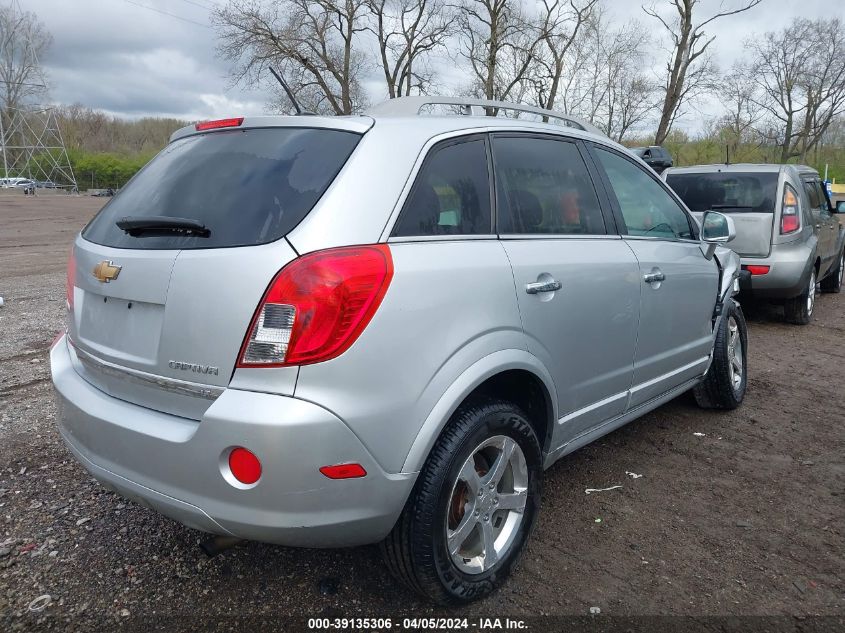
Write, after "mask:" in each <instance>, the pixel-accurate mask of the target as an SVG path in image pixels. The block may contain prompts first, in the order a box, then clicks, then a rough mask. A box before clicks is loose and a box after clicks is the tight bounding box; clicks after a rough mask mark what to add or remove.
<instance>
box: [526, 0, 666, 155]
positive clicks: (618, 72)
mask: <svg viewBox="0 0 845 633" xmlns="http://www.w3.org/2000/svg"><path fill="white" fill-rule="evenodd" d="M573 17H574V16H573ZM570 33H573V34H574V36H573V37H570V38H569V39H568V41H567V42H566V44H565V50H563V48H561V49H559V50H561V51H562V52H563V54H562V55H553V54H550V53H549V51H548V50H547V49H546V47H545V43H541V46H540V47H538V55H537V57H538V62H537V64H536V66H535V69H534V72H533V73H532V75H531V77H532V80H533V81H534V90H535V99H536V101H537V103H538V105H540V106H545V107H552V105H556V104H559V106H560V107H562V109H564V110H565V111H566V112H568V113H570V114H574V115H578V116H580V117H582V118H584V119H586V120H587V121H589V122H590V123H592V124H593V125H595V126H597V127H599V128H600V129H601V130H603V131H604V132H605V133H606V134H607V135H608V136H610V137H612V138H614V139H616V140H621V139H623V138H624V137H625V135H626V134H628V133H629V132H630V131H631V130H632V129H633V128H635V127H637V126H639V125H640V124H642V123H643V122H644V121H645V120H646V119H647V118H648V117H649V116H650V115H651V113H652V111H653V109H654V106H655V101H656V91H657V86H656V85H655V82H654V81H652V80H651V79H650V78H649V77H648V76H647V75H646V74H645V71H644V68H646V67H647V63H645V61H646V60H645V50H644V40H643V38H642V26H641V25H640V24H639V23H637V22H632V23H628V24H626V25H625V26H623V27H621V28H616V29H614V28H613V27H612V23H611V21H610V19H609V17H608V15H607V14H606V12H605V11H604V10H603V9H602V7H601V6H593V7H592V8H591V11H590V14H589V15H586V16H583V21H582V22H581V23H580V25H579V26H578V29H577V31H576V30H575V28H574V25H573V26H572V30H571V31H570ZM553 74H558V75H559V81H557V82H556V83H555V82H554V81H553V80H554V77H553ZM550 96H551V98H549V97H550Z"/></svg>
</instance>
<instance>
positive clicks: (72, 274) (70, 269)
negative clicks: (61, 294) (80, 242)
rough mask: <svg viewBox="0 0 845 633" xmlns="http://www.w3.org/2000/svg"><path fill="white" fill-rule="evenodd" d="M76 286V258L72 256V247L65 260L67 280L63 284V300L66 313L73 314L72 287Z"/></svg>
mask: <svg viewBox="0 0 845 633" xmlns="http://www.w3.org/2000/svg"><path fill="white" fill-rule="evenodd" d="M74 284H76V257H75V256H74V254H73V247H72V246H71V247H70V257H68V260H67V280H66V282H65V299H67V309H68V312H73V286H74Z"/></svg>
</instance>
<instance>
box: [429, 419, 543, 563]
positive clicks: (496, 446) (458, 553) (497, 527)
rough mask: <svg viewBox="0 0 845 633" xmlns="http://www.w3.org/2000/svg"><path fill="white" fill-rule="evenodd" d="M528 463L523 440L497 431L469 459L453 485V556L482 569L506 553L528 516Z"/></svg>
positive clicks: (449, 524) (449, 538)
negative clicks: (526, 513) (519, 442)
mask: <svg viewBox="0 0 845 633" xmlns="http://www.w3.org/2000/svg"><path fill="white" fill-rule="evenodd" d="M527 500H528V466H527V463H526V461H525V455H524V453H523V452H522V449H521V448H520V447H519V444H517V443H516V441H515V440H514V439H512V438H510V437H508V436H506V435H496V436H494V437H491V438H488V439H486V440H485V441H484V442H482V443H481V444H479V445H478V446H477V447H476V448H475V449H474V450H473V451H472V453H471V454H470V456H469V457H468V458H467V459H466V461H465V462H464V464H463V466H462V467H461V470H460V472H459V473H458V477H457V480H456V481H455V484H454V485H453V486H452V493H451V495H450V497H449V505H448V512H447V515H446V544H447V547H448V549H449V555H450V557H451V559H452V562H453V563H454V564H455V566H456V567H458V569H460V570H461V571H463V572H464V573H467V574H481V573H483V572H485V571H487V570H489V569H490V568H491V567H493V565H495V564H496V562H497V561H499V560H501V559H502V558H504V557H506V556H507V555H508V553H509V551H510V548H511V547H512V546H513V544H514V541H515V540H516V536H517V534H518V532H519V528H520V525H521V524H522V521H523V519H524V510H525V504H526V502H527Z"/></svg>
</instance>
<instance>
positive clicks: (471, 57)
mask: <svg viewBox="0 0 845 633" xmlns="http://www.w3.org/2000/svg"><path fill="white" fill-rule="evenodd" d="M458 27H459V35H460V47H461V55H462V56H463V57H464V58H465V59H466V60H467V61H469V64H470V70H471V72H472V80H473V84H472V86H471V92H473V93H475V94H476V95H478V96H483V97H485V98H487V99H499V100H505V99H508V98H511V99H514V100H516V99H519V98H521V96H522V92H523V91H524V90H525V89H526V87H525V80H526V78H527V74H528V71H529V69H530V68H531V64H532V62H533V61H534V55H535V51H536V49H537V46H538V44H539V42H540V30H539V29H538V28H537V25H536V24H532V22H531V21H530V20H529V19H528V18H527V17H526V15H525V14H524V13H523V11H522V5H521V4H520V1H519V0H462V2H461V4H459V5H458Z"/></svg>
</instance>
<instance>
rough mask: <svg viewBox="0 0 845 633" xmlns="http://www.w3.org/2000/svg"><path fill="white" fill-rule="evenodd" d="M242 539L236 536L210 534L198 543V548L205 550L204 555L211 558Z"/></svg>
mask: <svg viewBox="0 0 845 633" xmlns="http://www.w3.org/2000/svg"><path fill="white" fill-rule="evenodd" d="M242 540H243V539H239V538H238V537H236V536H212V537H211V538H209V539H206V540H205V541H203V542H202V543H200V549H201V550H202V551H203V552H205V555H206V556H208V557H209V558H212V557H213V556H217V555H218V554H220V553H221V552H225V551H226V550H227V549H231V548H233V547H234V546H235V545H237V544H238V543H240V542H241V541H242Z"/></svg>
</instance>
